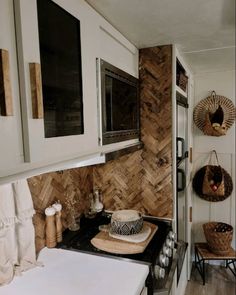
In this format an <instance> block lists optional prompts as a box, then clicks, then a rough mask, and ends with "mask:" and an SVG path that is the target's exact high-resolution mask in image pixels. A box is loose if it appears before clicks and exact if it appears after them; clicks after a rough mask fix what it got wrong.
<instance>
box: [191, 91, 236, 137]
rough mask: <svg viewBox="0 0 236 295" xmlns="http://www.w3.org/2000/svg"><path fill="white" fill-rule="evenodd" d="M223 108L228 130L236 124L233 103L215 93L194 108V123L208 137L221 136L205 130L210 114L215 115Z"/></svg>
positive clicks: (235, 112)
mask: <svg viewBox="0 0 236 295" xmlns="http://www.w3.org/2000/svg"><path fill="white" fill-rule="evenodd" d="M219 106H221V107H222V109H223V112H224V124H225V127H226V130H228V129H229V128H230V127H231V126H232V125H233V123H234V120H235V116H236V111H235V107H234V104H233V102H232V101H231V100H230V99H229V98H227V97H224V96H221V95H216V94H215V92H214V91H213V92H212V94H211V96H208V97H206V98H204V99H202V100H201V101H200V102H199V103H198V104H197V105H196V106H195V108H194V111H193V121H194V123H195V124H196V125H197V127H198V128H199V129H200V130H201V131H202V132H203V133H205V134H206V135H213V136H220V135H222V134H218V135H216V134H214V133H212V132H210V131H207V130H206V129H204V127H205V124H206V117H207V114H208V113H215V111H216V110H217V109H218V108H219Z"/></svg>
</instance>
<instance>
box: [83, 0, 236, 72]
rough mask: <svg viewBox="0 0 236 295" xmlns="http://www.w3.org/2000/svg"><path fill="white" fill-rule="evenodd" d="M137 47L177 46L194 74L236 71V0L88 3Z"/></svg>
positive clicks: (100, 0)
mask: <svg viewBox="0 0 236 295" xmlns="http://www.w3.org/2000/svg"><path fill="white" fill-rule="evenodd" d="M86 1H87V2H88V3H89V4H90V5H91V6H92V7H93V8H94V9H95V10H97V11H98V12H99V13H100V14H101V15H103V16H104V17H105V18H106V19H107V20H108V21H109V22H110V23H111V24H112V25H113V26H114V27H115V28H117V29H118V30H119V31H120V32H121V33H122V34H123V35H124V36H126V37H127V39H128V40H130V41H131V42H132V43H133V44H134V45H135V46H137V47H138V48H144V47H151V46H155V45H164V44H177V45H178V48H179V49H180V51H181V52H183V54H184V55H185V57H186V59H187V61H188V62H189V64H190V66H191V67H192V69H193V71H194V72H196V73H198V72H202V71H218V70H233V69H235V0H86Z"/></svg>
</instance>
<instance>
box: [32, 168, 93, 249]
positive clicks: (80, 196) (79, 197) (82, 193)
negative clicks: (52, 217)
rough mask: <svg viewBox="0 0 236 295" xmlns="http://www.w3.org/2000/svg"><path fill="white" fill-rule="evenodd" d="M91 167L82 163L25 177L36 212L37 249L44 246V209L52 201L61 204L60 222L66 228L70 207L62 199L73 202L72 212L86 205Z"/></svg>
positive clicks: (89, 191)
mask: <svg viewBox="0 0 236 295" xmlns="http://www.w3.org/2000/svg"><path fill="white" fill-rule="evenodd" d="M92 170H93V168H92V167H84V168H77V169H69V170H65V171H60V172H52V173H46V174H42V175H38V176H34V177H32V178H29V179H28V184H29V188H30V191H31V194H32V198H33V203H34V208H35V210H36V214H35V216H34V225H35V231H36V248H37V251H38V250H40V249H41V248H42V247H44V246H45V214H44V210H45V208H47V207H48V206H50V205H52V204H53V203H54V202H56V201H60V202H61V204H62V208H63V210H62V222H63V226H64V227H65V228H66V227H67V223H68V218H69V217H70V210H69V209H68V206H67V205H66V199H67V198H70V199H71V200H73V201H74V202H75V208H76V209H75V212H76V216H78V215H79V214H80V213H82V212H84V211H86V210H87V209H88V207H89V198H88V196H89V193H91V192H92V190H93V172H92Z"/></svg>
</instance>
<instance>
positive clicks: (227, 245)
mask: <svg viewBox="0 0 236 295" xmlns="http://www.w3.org/2000/svg"><path fill="white" fill-rule="evenodd" d="M217 225H218V222H208V223H205V224H203V230H204V234H205V238H206V241H207V244H208V247H209V248H210V250H211V251H212V252H213V253H215V254H217V255H226V254H228V253H229V251H230V250H231V243H232V239H233V227H232V226H230V225H228V226H229V227H230V228H231V230H229V231H226V232H217V231H215V229H216V226H217Z"/></svg>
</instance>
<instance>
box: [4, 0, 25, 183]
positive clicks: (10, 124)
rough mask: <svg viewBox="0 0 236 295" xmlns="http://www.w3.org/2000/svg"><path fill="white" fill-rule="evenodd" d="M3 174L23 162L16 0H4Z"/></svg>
mask: <svg viewBox="0 0 236 295" xmlns="http://www.w3.org/2000/svg"><path fill="white" fill-rule="evenodd" d="M0 28H1V30H0V50H1V51H0V54H1V61H0V80H1V81H0V177H2V176H4V175H6V174H7V171H8V170H12V169H13V168H15V167H16V166H18V165H19V164H20V163H22V162H23V143H22V132H21V117H20V101H19V84H18V72H17V58H16V45H15V25H14V9H13V0H1V1H0Z"/></svg>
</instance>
